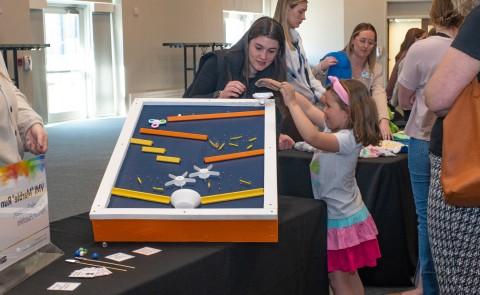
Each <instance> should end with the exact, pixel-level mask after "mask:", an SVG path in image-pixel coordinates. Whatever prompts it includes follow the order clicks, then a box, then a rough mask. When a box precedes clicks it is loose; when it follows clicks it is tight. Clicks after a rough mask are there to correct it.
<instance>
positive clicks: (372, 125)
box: [329, 79, 381, 146]
mask: <svg viewBox="0 0 480 295" xmlns="http://www.w3.org/2000/svg"><path fill="white" fill-rule="evenodd" d="M340 84H342V86H343V88H344V89H345V90H346V91H347V94H348V97H349V104H350V105H347V104H345V103H344V102H343V101H342V100H341V99H340V97H338V95H337V94H336V93H335V91H333V90H332V89H331V88H330V89H329V90H330V91H332V94H333V96H334V97H335V98H336V100H337V102H338V104H339V105H340V108H341V109H342V110H344V111H346V112H347V113H348V115H349V116H348V118H349V119H348V121H347V126H346V128H348V129H353V134H354V136H355V140H356V141H357V142H358V143H361V144H363V145H364V146H367V145H369V144H371V145H378V144H379V143H380V139H381V136H380V127H379V126H378V120H377V118H378V115H377V107H376V105H375V101H374V100H373V98H372V97H371V96H370V94H369V91H368V89H367V87H366V86H365V85H364V84H363V83H362V82H360V81H358V80H355V79H349V80H340Z"/></svg>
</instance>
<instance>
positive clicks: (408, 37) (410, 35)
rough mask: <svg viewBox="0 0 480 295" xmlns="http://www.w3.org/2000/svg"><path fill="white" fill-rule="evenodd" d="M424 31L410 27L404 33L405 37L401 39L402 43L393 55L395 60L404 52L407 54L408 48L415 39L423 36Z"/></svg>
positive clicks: (399, 58)
mask: <svg viewBox="0 0 480 295" xmlns="http://www.w3.org/2000/svg"><path fill="white" fill-rule="evenodd" d="M425 34H426V31H425V30H423V29H419V28H411V29H409V30H408V31H407V33H406V34H405V39H403V42H402V44H401V45H400V51H399V52H398V53H397V55H395V62H398V61H399V60H401V59H402V58H403V57H404V56H405V54H407V51H408V49H409V48H410V46H412V44H413V43H415V41H417V40H418V39H420V37H422V36H424V35H425Z"/></svg>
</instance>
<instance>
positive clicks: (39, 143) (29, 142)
mask: <svg viewBox="0 0 480 295" xmlns="http://www.w3.org/2000/svg"><path fill="white" fill-rule="evenodd" d="M25 148H26V149H27V150H28V151H29V152H31V153H32V154H35V155H39V154H45V153H46V152H47V150H48V136H47V133H46V132H45V129H44V128H43V126H42V125H41V124H34V125H33V126H32V127H30V129H28V130H27V133H26V134H25Z"/></svg>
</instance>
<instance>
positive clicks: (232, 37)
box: [223, 10, 263, 45]
mask: <svg viewBox="0 0 480 295" xmlns="http://www.w3.org/2000/svg"><path fill="white" fill-rule="evenodd" d="M262 16H263V15H262V14H261V13H255V12H244V11H232V10H224V11H223V22H224V24H225V43H230V44H231V45H233V44H235V43H237V41H238V40H240V38H242V36H243V34H245V32H246V31H247V30H248V29H249V28H250V26H251V25H252V24H253V22H254V21H255V20H257V19H258V18H260V17H262Z"/></svg>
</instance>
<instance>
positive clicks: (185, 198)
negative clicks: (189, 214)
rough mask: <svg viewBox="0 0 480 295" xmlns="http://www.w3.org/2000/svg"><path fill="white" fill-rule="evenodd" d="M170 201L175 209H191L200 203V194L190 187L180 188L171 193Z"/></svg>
mask: <svg viewBox="0 0 480 295" xmlns="http://www.w3.org/2000/svg"><path fill="white" fill-rule="evenodd" d="M170 201H171V202H172V206H173V207H175V208H177V209H193V208H197V207H198V206H199V205H200V194H199V193H198V192H196V191H194V190H192V189H188V188H182V189H179V190H176V191H174V192H173V193H172V195H171V196H170Z"/></svg>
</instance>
